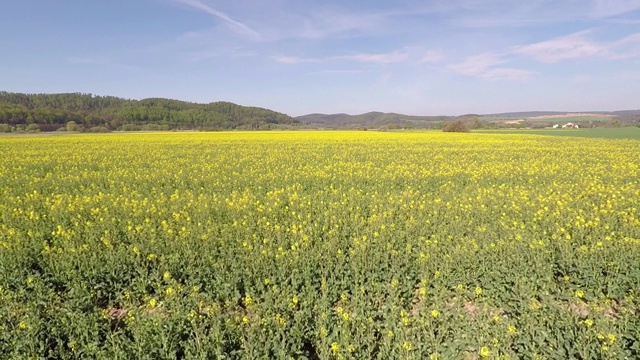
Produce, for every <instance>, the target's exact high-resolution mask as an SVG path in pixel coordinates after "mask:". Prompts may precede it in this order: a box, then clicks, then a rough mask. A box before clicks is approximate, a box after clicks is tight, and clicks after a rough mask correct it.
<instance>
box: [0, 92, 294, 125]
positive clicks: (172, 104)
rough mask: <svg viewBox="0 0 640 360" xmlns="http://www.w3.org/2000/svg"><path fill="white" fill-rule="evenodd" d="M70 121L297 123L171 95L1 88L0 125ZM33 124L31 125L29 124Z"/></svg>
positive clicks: (259, 110)
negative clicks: (31, 91) (130, 96)
mask: <svg viewBox="0 0 640 360" xmlns="http://www.w3.org/2000/svg"><path fill="white" fill-rule="evenodd" d="M70 121H73V122H74V123H76V124H77V125H78V126H79V127H80V128H83V129H89V128H98V127H100V128H103V129H108V130H136V129H158V128H160V129H167V130H168V129H201V130H222V129H264V128H270V127H272V126H273V127H276V126H286V125H295V124H298V123H299V121H298V120H295V119H293V118H292V117H290V116H288V115H285V114H282V113H278V112H275V111H271V110H268V109H262V108H257V107H246V106H240V105H236V104H233V103H229V102H214V103H210V104H197V103H190V102H185V101H178V100H170V99H160V98H153V99H144V100H128V99H122V98H118V97H114V96H94V95H91V94H80V93H69V94H19V93H9V92H4V91H2V92H0V124H7V125H8V126H7V125H4V127H12V128H20V127H23V126H25V127H26V126H28V125H29V124H37V125H38V127H39V128H40V129H42V130H43V131H45V130H48V131H52V130H56V129H58V128H60V127H62V126H64V125H66V124H67V123H69V122H70ZM32 127H33V126H32Z"/></svg>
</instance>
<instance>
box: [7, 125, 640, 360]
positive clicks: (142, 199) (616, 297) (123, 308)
mask: <svg viewBox="0 0 640 360" xmlns="http://www.w3.org/2000/svg"><path fill="white" fill-rule="evenodd" d="M0 154H1V156H0V358H47V357H48V358H56V359H65V358H89V359H93V358H105V359H134V358H135V359H176V358H188V359H216V358H230V359H236V358H243V359H259V358H260V359H271V358H278V359H288V358H294V359H302V358H319V359H369V358H376V359H392V358H396V359H398V358H402V359H456V358H457V359H478V358H489V359H497V358H500V359H520V358H523V359H529V358H531V359H569V358H576V359H594V358H604V359H607V358H611V359H619V358H625V357H626V358H629V359H637V358H640V299H639V298H638V297H639V296H640V294H639V292H640V213H639V211H638V209H639V208H640V141H636V140H610V139H587V138H564V137H542V136H527V135H505V134H499V135H495V134H451V133H440V132H426V133H381V132H364V131H361V132H281V133H276V132H264V133H258V132H256V133H165V134H105V135H66V136H32V137H29V136H23V137H0Z"/></svg>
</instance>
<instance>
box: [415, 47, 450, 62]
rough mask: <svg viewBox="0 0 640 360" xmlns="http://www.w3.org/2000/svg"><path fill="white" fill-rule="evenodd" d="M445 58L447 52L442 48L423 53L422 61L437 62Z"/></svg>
mask: <svg viewBox="0 0 640 360" xmlns="http://www.w3.org/2000/svg"><path fill="white" fill-rule="evenodd" d="M445 58H446V56H445V53H444V51H442V50H428V51H427V52H425V53H424V55H422V58H421V59H420V62H422V63H429V64H436V63H439V62H441V61H443V60H444V59H445Z"/></svg>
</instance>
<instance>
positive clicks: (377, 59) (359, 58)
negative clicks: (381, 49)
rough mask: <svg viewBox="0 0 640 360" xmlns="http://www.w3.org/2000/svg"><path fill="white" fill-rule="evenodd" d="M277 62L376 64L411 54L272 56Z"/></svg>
mask: <svg viewBox="0 0 640 360" xmlns="http://www.w3.org/2000/svg"><path fill="white" fill-rule="evenodd" d="M272 58H273V59H274V60H275V61H276V62H279V63H282V64H300V63H311V62H316V63H319V62H328V61H355V62H361V63H374V64H391V63H400V62H404V61H406V60H407V59H408V58H409V54H408V53H407V52H404V51H399V50H398V51H393V52H389V53H380V54H368V53H359V54H349V55H339V56H328V57H323V58H305V57H296V56H282V55H279V56H273V57H272Z"/></svg>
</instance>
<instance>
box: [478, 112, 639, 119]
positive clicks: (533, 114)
mask: <svg viewBox="0 0 640 360" xmlns="http://www.w3.org/2000/svg"><path fill="white" fill-rule="evenodd" d="M585 113H588V114H598V115H640V110H620V111H521V112H506V113H497V114H483V115H481V116H483V117H497V118H530V117H537V116H553V115H571V114H574V115H579V114H585Z"/></svg>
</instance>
